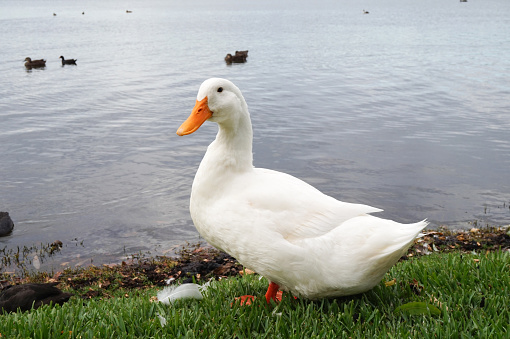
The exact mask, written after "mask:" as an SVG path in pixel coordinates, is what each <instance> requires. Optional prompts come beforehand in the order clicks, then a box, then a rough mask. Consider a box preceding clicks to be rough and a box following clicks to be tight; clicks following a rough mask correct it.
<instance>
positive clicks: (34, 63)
mask: <svg viewBox="0 0 510 339" xmlns="http://www.w3.org/2000/svg"><path fill="white" fill-rule="evenodd" d="M25 61H26V62H25V67H26V68H37V67H45V66H46V60H44V59H39V60H32V59H30V58H25Z"/></svg>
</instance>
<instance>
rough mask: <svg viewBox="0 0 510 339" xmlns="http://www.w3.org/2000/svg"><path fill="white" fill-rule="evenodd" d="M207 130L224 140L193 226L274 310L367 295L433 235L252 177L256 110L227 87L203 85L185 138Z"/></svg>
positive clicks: (195, 197)
mask: <svg viewBox="0 0 510 339" xmlns="http://www.w3.org/2000/svg"><path fill="white" fill-rule="evenodd" d="M206 120H209V121H212V122H216V123H217V124H218V125H219V131H218V134H217V136H216V140H214V141H213V142H212V143H211V145H209V147H208V149H207V152H206V154H205V156H204V158H203V160H202V162H201V163H200V167H199V168H198V171H197V173H196V176H195V180H194V181H193V187H192V189H191V199H190V211H191V217H192V219H193V222H194V224H195V226H196V228H197V230H198V232H199V233H200V234H201V235H202V236H203V237H204V239H205V240H207V241H208V242H209V243H210V244H211V245H213V246H214V247H216V248H218V249H220V250H222V251H225V252H227V253H229V254H230V255H232V256H233V257H235V258H236V259H237V260H238V261H239V262H240V263H241V264H242V265H244V266H245V267H247V268H250V269H251V270H253V271H255V272H257V273H259V274H261V275H263V276H265V277H266V278H267V279H268V280H269V281H270V284H269V288H268V291H267V293H266V299H267V301H268V302H269V301H270V300H271V299H275V298H276V293H277V291H278V289H279V288H281V289H282V290H288V291H291V292H292V293H293V294H294V295H297V296H301V297H305V298H308V299H318V298H326V297H338V296H345V295H352V294H357V293H361V292H365V291H368V290H370V289H371V288H373V287H374V286H375V285H377V284H378V283H379V282H380V281H381V279H382V277H383V276H384V274H385V273H386V272H387V271H388V270H389V269H390V267H391V266H392V265H393V264H395V263H396V262H397V260H398V259H399V258H400V257H401V256H402V255H403V254H404V253H405V252H406V250H407V248H408V247H409V246H410V245H411V244H412V242H413V240H414V239H415V238H416V237H417V236H418V234H419V233H420V231H421V230H422V229H423V228H424V227H425V226H427V222H426V221H425V220H424V221H421V222H418V223H414V224H400V223H397V222H395V221H391V220H385V219H380V218H377V217H374V216H371V215H369V213H372V212H379V211H381V210H380V209H378V208H374V207H370V206H367V205H361V204H351V203H346V202H342V201H338V200H336V199H334V198H332V197H330V196H327V195H325V194H323V193H321V192H320V191H318V190H317V189H315V188H314V187H312V186H310V185H309V184H307V183H305V182H303V181H301V180H300V179H297V178H295V177H293V176H290V175H288V174H285V173H281V172H276V171H272V170H268V169H263V168H255V167H253V154H252V136H253V132H252V126H251V121H250V114H249V112H248V106H247V104H246V101H245V100H244V98H243V95H242V94H241V91H240V90H239V89H238V88H237V87H236V86H235V85H234V84H233V83H231V82H230V81H228V80H225V79H218V78H213V79H209V80H206V81H204V83H203V84H202V85H201V86H200V90H199V91H198V95H197V101H196V105H195V107H194V109H193V111H192V112H191V115H190V116H189V118H188V119H187V120H186V121H185V122H184V123H183V124H182V125H181V126H180V127H179V129H178V131H177V134H178V135H187V134H191V133H193V132H195V131H196V130H197V129H198V128H199V127H200V126H201V125H202V124H203V123H204V122H205V121H206Z"/></svg>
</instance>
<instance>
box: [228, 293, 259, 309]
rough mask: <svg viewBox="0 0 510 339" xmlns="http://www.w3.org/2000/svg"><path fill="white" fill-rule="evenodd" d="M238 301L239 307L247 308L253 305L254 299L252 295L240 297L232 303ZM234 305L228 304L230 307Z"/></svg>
mask: <svg viewBox="0 0 510 339" xmlns="http://www.w3.org/2000/svg"><path fill="white" fill-rule="evenodd" d="M238 300H239V305H241V306H249V305H251V304H252V303H253V300H255V297H254V296H253V295H249V294H247V295H242V296H240V297H236V298H235V301H234V302H237V301H238ZM233 304H234V303H232V304H230V306H231V307H232V305H233Z"/></svg>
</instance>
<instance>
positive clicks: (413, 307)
mask: <svg viewBox="0 0 510 339" xmlns="http://www.w3.org/2000/svg"><path fill="white" fill-rule="evenodd" d="M394 312H395V313H407V314H410V315H428V314H430V315H441V310H440V309H439V308H437V307H436V306H434V305H432V304H428V303H425V302H419V301H414V302H410V303H407V304H404V305H401V306H399V307H397V308H396V309H395V311H394Z"/></svg>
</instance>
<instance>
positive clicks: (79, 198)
mask: <svg viewBox="0 0 510 339" xmlns="http://www.w3.org/2000/svg"><path fill="white" fill-rule="evenodd" d="M128 9H129V10H131V11H132V13H126V10H128ZM363 10H367V11H369V12H370V14H363ZM82 12H84V13H85V14H82ZM53 13H56V14H57V15H56V16H54V15H53ZM509 18H510V1H507V0H483V1H482V0H469V2H467V3H461V2H459V1H458V0H362V1H344V0H336V1H321V2H320V3H319V4H317V3H316V2H314V1H306V2H305V1H292V2H276V1H248V0H246V1H236V2H234V1H221V0H220V1H203V0H196V1H194V0H191V1H186V2H182V1H177V0H166V1H158V0H144V1H118V0H85V1H80V2H75V1H64V0H61V1H59V0H47V1H45V0H37V1H36V0H3V1H2V3H1V4H0V46H1V48H0V60H2V62H1V63H0V74H1V76H0V127H1V133H0V155H1V161H0V164H1V165H0V211H8V212H9V213H10V214H11V217H12V218H13V220H14V221H15V224H16V226H15V230H14V232H13V233H12V234H11V235H10V236H7V237H3V238H0V249H1V248H16V247H17V246H30V245H33V244H39V243H50V242H53V241H55V240H57V239H58V240H61V241H62V242H63V243H64V249H63V252H62V255H61V256H58V257H57V258H56V259H55V260H54V261H52V262H51V265H54V266H57V267H58V266H59V265H61V264H62V263H66V262H70V263H71V265H75V264H86V263H88V262H90V261H91V260H92V261H93V262H94V263H108V262H117V261H119V260H121V258H122V257H123V256H124V255H126V254H133V253H136V252H138V251H147V250H150V251H151V252H152V253H153V254H154V253H158V254H159V253H169V251H171V250H172V249H173V248H175V246H178V245H181V244H183V243H185V242H186V241H197V240H198V239H199V237H198V234H197V232H196V230H195V228H194V226H193V223H192V221H191V219H190V216H189V211H188V202H189V194H190V190H191V184H192V181H193V177H194V174H195V171H196V169H197V167H198V164H199V162H200V160H201V159H202V157H203V155H204V152H205V150H206V147H207V146H208V144H209V143H210V142H211V141H212V140H213V139H214V136H215V134H216V131H217V129H216V126H215V125H214V124H211V123H206V124H205V125H204V126H203V127H202V128H201V129H200V130H199V131H198V132H197V133H195V134H192V135H190V136H186V137H178V136H177V135H176V134H175V131H176V130H177V128H178V127H179V125H180V124H181V122H182V121H184V120H185V119H186V117H187V116H188V115H189V113H190V111H191V109H192V107H193V106H194V103H195V99H196V93H197V91H198V88H199V86H200V84H201V83H202V81H203V80H205V79H207V78H209V77H224V78H228V79H230V80H232V81H233V82H234V83H235V84H237V85H238V87H239V88H240V89H241V90H242V91H243V94H244V96H245V98H246V100H247V102H248V105H249V108H250V113H251V115H252V121H253V127H254V160H255V165H256V166H257V167H267V168H272V169H276V170H280V171H284V172H288V173H290V174H292V175H294V176H297V177H299V178H301V179H304V180H305V181H308V182H309V183H311V184H313V185H315V186H316V187H318V188H319V189H320V190H322V191H323V192H325V193H327V194H329V195H332V196H334V197H336V198H338V199H340V200H344V201H349V202H359V203H364V204H369V205H373V206H376V207H379V208H382V209H384V210H385V211H384V212H383V213H381V214H380V215H381V216H383V217H387V218H391V219H394V220H397V221H400V222H414V221H418V220H421V219H424V218H428V219H429V220H430V221H431V223H432V225H431V226H432V227H437V226H439V225H446V226H447V227H450V228H471V227H473V225H478V226H485V225H487V224H488V225H506V224H509V223H510V209H509V203H510V176H509V173H510V172H509V168H510V19H509ZM245 49H248V50H249V57H248V62H247V63H246V64H235V65H231V66H227V65H226V64H225V62H224V61H223V58H224V56H225V55H226V54H227V53H233V52H234V51H235V50H245ZM60 55H63V56H65V57H66V58H76V59H78V61H77V66H65V67H62V66H61V64H60V59H59V56H60ZM27 56H28V57H31V58H32V59H40V58H45V59H47V66H46V67H45V68H44V69H34V70H30V71H28V70H26V69H25V67H24V66H23V64H24V59H25V57H27ZM475 221H476V224H473V222H475Z"/></svg>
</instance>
